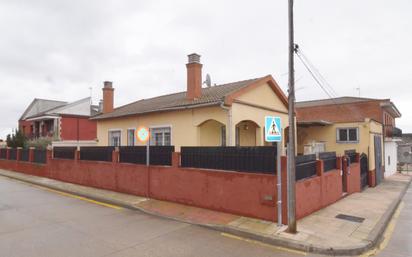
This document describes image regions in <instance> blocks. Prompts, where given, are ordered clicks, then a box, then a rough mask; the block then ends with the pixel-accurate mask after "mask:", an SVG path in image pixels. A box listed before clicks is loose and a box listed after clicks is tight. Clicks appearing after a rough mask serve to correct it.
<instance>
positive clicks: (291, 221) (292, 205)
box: [287, 0, 297, 233]
mask: <svg viewBox="0 0 412 257" xmlns="http://www.w3.org/2000/svg"><path fill="white" fill-rule="evenodd" d="M288 1H289V3H288V13H289V15H288V17H289V97H288V101H289V148H288V156H287V157H288V158H287V159H288V172H287V174H288V176H287V181H288V183H287V184H288V188H287V189H288V190H287V191H288V195H287V197H288V229H287V231H288V232H289V233H296V231H297V230H296V197H295V177H296V164H295V69H294V54H295V43H294V35H293V0H288Z"/></svg>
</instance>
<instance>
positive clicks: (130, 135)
mask: <svg viewBox="0 0 412 257" xmlns="http://www.w3.org/2000/svg"><path fill="white" fill-rule="evenodd" d="M135 132H136V129H128V130H127V145H128V146H134V143H135V136H134V135H135Z"/></svg>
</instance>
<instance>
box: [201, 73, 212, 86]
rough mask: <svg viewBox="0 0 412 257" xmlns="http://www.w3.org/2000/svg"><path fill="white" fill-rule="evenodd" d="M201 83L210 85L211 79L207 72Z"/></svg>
mask: <svg viewBox="0 0 412 257" xmlns="http://www.w3.org/2000/svg"><path fill="white" fill-rule="evenodd" d="M203 84H206V86H207V87H211V86H212V79H211V78H210V75H209V74H206V80H205V81H204V82H203Z"/></svg>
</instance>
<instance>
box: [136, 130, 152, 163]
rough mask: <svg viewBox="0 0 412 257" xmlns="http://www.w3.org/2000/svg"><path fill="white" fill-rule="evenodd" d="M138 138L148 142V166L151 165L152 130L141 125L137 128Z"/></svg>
mask: <svg viewBox="0 0 412 257" xmlns="http://www.w3.org/2000/svg"><path fill="white" fill-rule="evenodd" d="M137 138H138V139H139V140H140V142H142V143H146V166H149V165H150V140H149V138H150V132H149V129H147V128H146V127H140V128H139V129H138V130H137Z"/></svg>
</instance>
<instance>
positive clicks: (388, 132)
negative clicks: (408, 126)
mask: <svg viewBox="0 0 412 257" xmlns="http://www.w3.org/2000/svg"><path fill="white" fill-rule="evenodd" d="M385 137H402V130H401V129H399V128H397V127H394V126H392V125H385Z"/></svg>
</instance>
